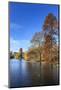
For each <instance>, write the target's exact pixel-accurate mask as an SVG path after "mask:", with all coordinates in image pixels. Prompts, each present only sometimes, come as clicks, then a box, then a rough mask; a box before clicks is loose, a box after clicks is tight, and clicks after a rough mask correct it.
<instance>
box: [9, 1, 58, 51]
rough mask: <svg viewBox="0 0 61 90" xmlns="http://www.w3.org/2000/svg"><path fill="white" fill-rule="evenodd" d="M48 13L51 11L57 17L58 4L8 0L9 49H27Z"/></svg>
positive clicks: (40, 29)
mask: <svg viewBox="0 0 61 90" xmlns="http://www.w3.org/2000/svg"><path fill="white" fill-rule="evenodd" d="M48 13H53V14H54V15H55V16H56V17H57V18H58V6H57V5H43V4H25V3H15V2H10V3H9V21H10V50H11V51H18V50H19V48H23V51H26V50H28V48H29V47H30V40H31V39H32V36H33V35H34V33H35V32H40V31H42V26H43V23H44V20H45V17H46V16H47V15H48Z"/></svg>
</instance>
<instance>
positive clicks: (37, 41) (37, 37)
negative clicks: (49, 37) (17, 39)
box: [31, 32, 44, 63]
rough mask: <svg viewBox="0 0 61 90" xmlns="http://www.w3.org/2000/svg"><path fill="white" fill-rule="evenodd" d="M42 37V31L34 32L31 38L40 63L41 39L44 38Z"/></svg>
mask: <svg viewBox="0 0 61 90" xmlns="http://www.w3.org/2000/svg"><path fill="white" fill-rule="evenodd" d="M43 37H44V34H43V32H36V33H35V34H34V36H33V38H32V40H31V43H32V46H33V47H38V53H39V56H40V63H41V46H42V44H43V40H44V39H43Z"/></svg>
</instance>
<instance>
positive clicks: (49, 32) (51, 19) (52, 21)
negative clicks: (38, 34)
mask: <svg viewBox="0 0 61 90" xmlns="http://www.w3.org/2000/svg"><path fill="white" fill-rule="evenodd" d="M58 30H59V29H58V20H57V18H56V16H54V15H53V14H52V13H49V14H48V16H46V19H45V21H44V25H43V31H44V38H45V56H47V57H48V58H47V59H49V54H50V56H51V57H52V47H53V45H54V44H57V41H56V40H57V39H58V38H57V36H58ZM51 57H50V60H51Z"/></svg>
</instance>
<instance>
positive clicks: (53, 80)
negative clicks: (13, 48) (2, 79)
mask: <svg viewBox="0 0 61 90" xmlns="http://www.w3.org/2000/svg"><path fill="white" fill-rule="evenodd" d="M58 84H59V65H58V64H48V63H45V62H42V63H41V65H40V62H35V61H34V62H29V61H25V60H23V59H22V60H17V59H11V60H10V61H9V87H11V88H14V87H27V86H47V85H58Z"/></svg>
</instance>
